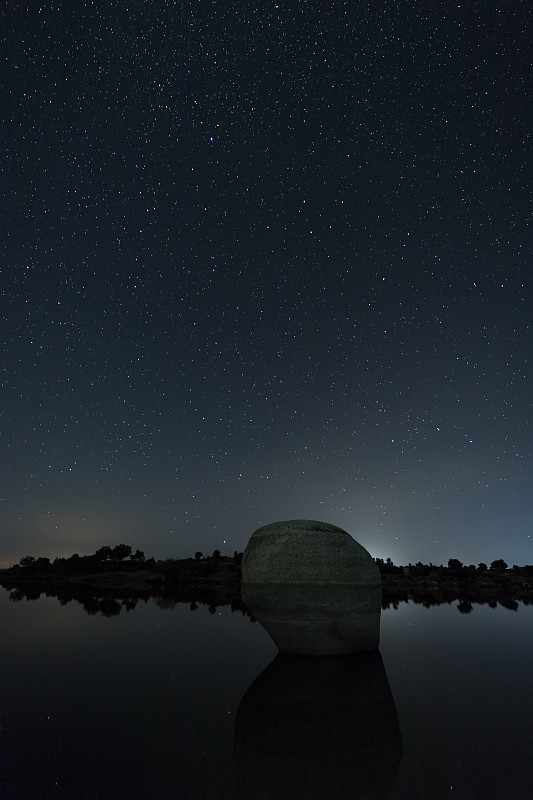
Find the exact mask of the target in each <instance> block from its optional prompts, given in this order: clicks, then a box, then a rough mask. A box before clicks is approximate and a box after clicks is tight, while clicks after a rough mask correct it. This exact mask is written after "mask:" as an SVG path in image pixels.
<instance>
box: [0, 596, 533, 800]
mask: <svg viewBox="0 0 533 800" xmlns="http://www.w3.org/2000/svg"><path fill="white" fill-rule="evenodd" d="M532 634H533V606H524V605H520V607H519V609H518V610H517V611H512V610H508V609H505V608H502V607H500V606H499V607H497V608H489V607H488V606H481V605H474V609H473V611H472V612H471V613H470V614H460V613H459V612H458V610H457V604H456V603H453V604H452V605H449V606H448V605H441V606H437V607H432V608H424V607H423V606H420V605H414V604H412V603H409V604H401V605H400V607H399V608H398V609H397V610H394V609H390V610H386V611H384V612H383V613H382V618H381V645H380V654H373V655H371V656H369V657H368V658H364V657H363V658H361V659H360V658H359V657H343V658H341V659H327V660H325V661H324V660H322V659H311V663H310V662H309V660H308V659H298V658H290V657H285V658H277V659H276V655H277V650H276V648H275V646H274V644H273V643H272V641H271V640H270V638H269V637H268V635H267V634H266V633H265V632H264V631H263V629H262V628H261V627H260V625H259V624H258V623H252V622H250V619H249V618H248V617H245V616H243V615H242V614H241V613H240V612H233V613H232V611H231V610H230V608H229V607H219V608H218V609H217V610H216V611H214V613H213V609H211V613H210V611H209V610H208V608H207V607H206V606H200V607H199V608H197V609H196V610H194V611H191V610H190V608H189V606H188V605H186V604H178V605H176V606H174V607H172V608H161V607H160V606H158V605H157V604H156V602H154V600H149V601H147V602H144V601H140V602H139V603H138V604H137V605H136V607H135V608H134V609H132V610H130V611H126V610H123V611H122V612H121V613H120V614H118V615H116V616H109V617H106V616H102V615H101V614H93V615H89V614H87V613H86V612H85V611H84V610H83V608H82V607H81V605H80V604H79V603H77V602H70V603H68V604H67V605H61V604H60V603H59V602H58V601H57V599H55V598H48V597H45V596H42V597H41V598H40V599H38V600H33V601H28V600H21V601H19V602H12V601H11V600H9V598H8V592H6V591H5V590H3V589H0V645H1V649H0V692H1V694H0V797H1V798H2V800H4V799H5V800H26V798H28V800H29V798H31V800H48V798H68V800H86V799H87V800H88V799H89V798H90V799H91V800H121V799H122V798H128V800H137V798H146V799H148V798H150V800H153V799H154V798H161V800H166V798H183V799H184V800H196V799H197V798H206V800H207V799H209V800H211V799H215V798H225V799H226V798H227V799H228V800H233V798H235V800H237V799H238V800H241V798H247V797H249V798H253V799H254V800H255V798H258V800H259V799H260V800H262V799H263V798H265V800H267V798H268V800H270V798H278V797H280V798H281V797H284V798H286V800H291V798H304V797H307V798H315V797H317V798H318V797H320V798H324V800H337V798H350V800H356V798H369V797H375V798H381V797H383V798H385V797H386V798H390V799H391V800H400V798H401V800H419V799H420V800H432V798H439V799H440V798H452V799H453V800H455V799H459V798H465V799H467V798H468V800H470V799H471V798H475V799H476V800H492V798H494V800H496V799H497V800H507V798H509V800H511V799H512V800H522V798H523V800H526V798H527V800H531V797H533V635H532ZM267 667H268V669H267Z"/></svg>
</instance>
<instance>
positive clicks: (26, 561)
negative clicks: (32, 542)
mask: <svg viewBox="0 0 533 800" xmlns="http://www.w3.org/2000/svg"><path fill="white" fill-rule="evenodd" d="M19 564H20V566H21V567H30V566H31V565H32V564H35V557H34V556H23V557H22V558H21V559H20V561H19Z"/></svg>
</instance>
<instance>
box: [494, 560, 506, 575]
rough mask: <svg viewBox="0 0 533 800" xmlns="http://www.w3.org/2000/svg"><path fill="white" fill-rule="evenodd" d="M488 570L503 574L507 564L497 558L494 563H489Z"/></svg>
mask: <svg viewBox="0 0 533 800" xmlns="http://www.w3.org/2000/svg"><path fill="white" fill-rule="evenodd" d="M490 568H491V569H492V570H493V571H494V572H505V570H506V569H507V564H506V563H505V561H504V560H503V558H497V559H496V561H491V562H490Z"/></svg>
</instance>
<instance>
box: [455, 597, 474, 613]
mask: <svg viewBox="0 0 533 800" xmlns="http://www.w3.org/2000/svg"><path fill="white" fill-rule="evenodd" d="M473 608H474V606H473V605H472V603H471V602H470V600H464V599H463V600H459V605H458V606H457V610H458V611H459V613H460V614H470V612H471V611H472V610H473Z"/></svg>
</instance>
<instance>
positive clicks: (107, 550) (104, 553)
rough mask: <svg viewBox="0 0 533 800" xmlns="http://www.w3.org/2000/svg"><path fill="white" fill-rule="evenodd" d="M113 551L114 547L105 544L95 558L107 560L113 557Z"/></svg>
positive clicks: (96, 559)
mask: <svg viewBox="0 0 533 800" xmlns="http://www.w3.org/2000/svg"><path fill="white" fill-rule="evenodd" d="M112 552H113V551H112V548H111V547H109V545H108V544H105V545H104V546H103V547H99V548H98V550H97V551H96V552H95V554H94V556H93V558H94V560H95V561H107V559H108V558H111V553H112Z"/></svg>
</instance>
